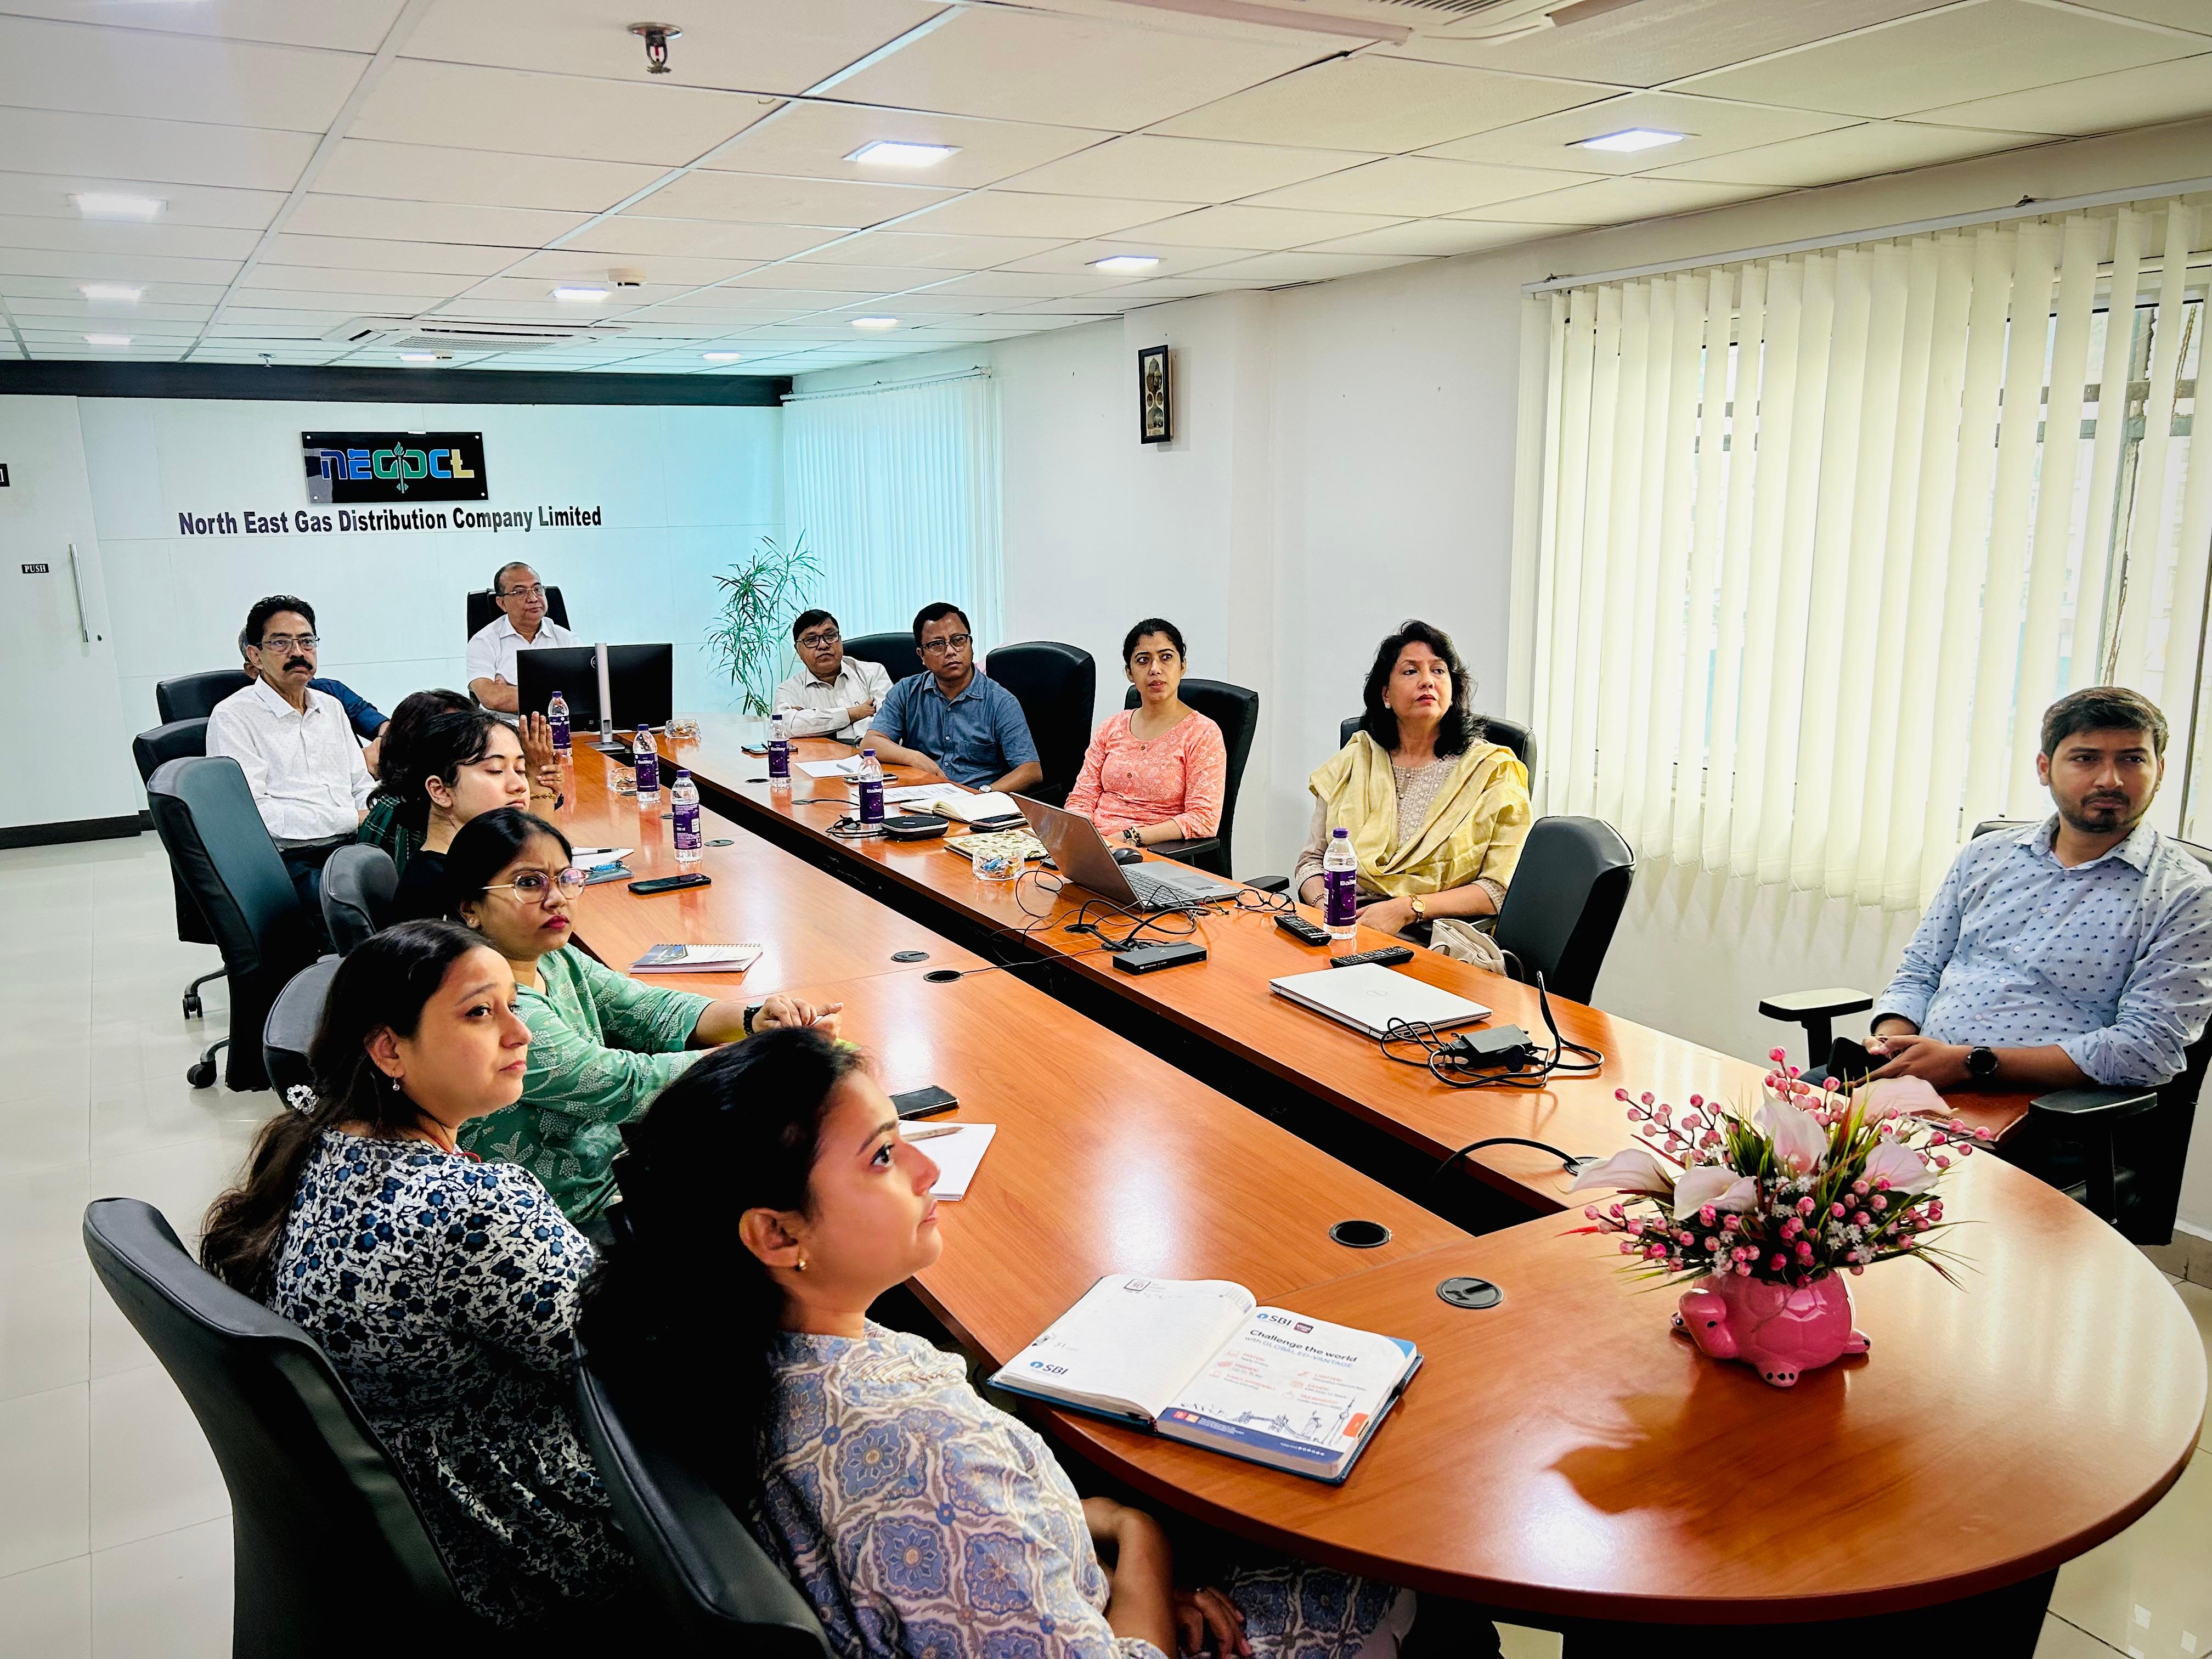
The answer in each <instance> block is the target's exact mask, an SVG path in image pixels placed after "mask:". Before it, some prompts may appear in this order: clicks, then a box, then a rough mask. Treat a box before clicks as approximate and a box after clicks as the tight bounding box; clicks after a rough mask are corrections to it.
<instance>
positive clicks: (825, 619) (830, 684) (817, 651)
mask: <svg viewBox="0 0 2212 1659" xmlns="http://www.w3.org/2000/svg"><path fill="white" fill-rule="evenodd" d="M791 642H792V644H793V646H795V647H798V651H799V664H800V667H799V672H797V673H796V674H793V675H792V676H791V677H790V678H787V679H786V680H785V681H784V682H783V683H782V684H781V685H779V686H777V687H776V688H775V708H776V712H777V713H778V714H781V715H782V716H783V717H784V719H783V729H784V731H785V732H786V733H787V735H789V736H791V737H794V738H819V737H833V738H843V739H844V740H845V741H846V742H848V743H858V742H859V741H860V739H861V738H863V737H865V736H866V734H867V730H868V722H869V720H872V718H874V715H875V712H876V705H877V704H878V703H879V702H882V701H883V700H884V696H886V695H887V694H888V693H889V692H890V689H891V677H890V673H889V671H886V670H885V669H884V665H882V664H881V663H873V662H870V661H868V660H867V659H866V658H863V657H848V656H847V655H846V654H845V639H844V635H842V633H841V632H840V631H839V629H838V627H837V619H836V617H833V616H831V615H830V614H829V612H828V611H800V612H799V617H798V618H797V620H796V621H794V622H793V623H792V624H791Z"/></svg>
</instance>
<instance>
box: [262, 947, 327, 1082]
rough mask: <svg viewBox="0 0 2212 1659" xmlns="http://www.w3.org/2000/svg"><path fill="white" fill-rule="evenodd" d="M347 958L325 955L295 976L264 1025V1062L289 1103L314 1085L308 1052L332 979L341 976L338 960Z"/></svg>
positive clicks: (278, 994) (313, 1039)
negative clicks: (296, 1091) (297, 1091)
mask: <svg viewBox="0 0 2212 1659" xmlns="http://www.w3.org/2000/svg"><path fill="white" fill-rule="evenodd" d="M343 960H345V958H344V957H340V956H337V955H331V956H327V957H319V958H318V959H317V960H315V961H313V962H311V963H308V964H307V966H306V967H305V968H302V969H300V971H299V972H298V973H296V974H295V975H292V977H291V978H290V979H289V980H288V981H286V982H285V985H284V988H283V990H282V991H279V992H278V993H277V994H276V1001H275V1003H273V1004H272V1005H270V1010H269V1018H268V1021H267V1023H266V1024H264V1025H263V1026H262V1028H261V1063H262V1065H263V1066H264V1067H265V1068H266V1069H267V1071H268V1073H269V1086H270V1088H272V1089H274V1090H275V1091H276V1093H277V1097H279V1098H280V1099H282V1100H283V1103H285V1104H286V1105H287V1106H291V1105H292V1091H293V1090H294V1089H295V1088H299V1087H302V1086H305V1087H307V1088H309V1089H312V1088H313V1086H314V1081H315V1076H314V1071H313V1067H311V1066H309V1065H308V1064H307V1051H308V1050H309V1049H310V1048H313V1046H314V1041H315V1032H316V1030H318V1028H319V1027H320V1026H321V1024H322V1023H323V1004H324V1002H325V1000H327V999H328V997H329V995H330V990H331V980H333V979H334V978H336V977H337V971H338V963H341V962H343ZM296 1109H297V1108H295V1110H296Z"/></svg>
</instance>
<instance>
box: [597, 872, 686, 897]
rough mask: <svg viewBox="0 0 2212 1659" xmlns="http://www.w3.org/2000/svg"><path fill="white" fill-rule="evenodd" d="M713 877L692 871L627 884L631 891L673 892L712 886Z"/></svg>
mask: <svg viewBox="0 0 2212 1659" xmlns="http://www.w3.org/2000/svg"><path fill="white" fill-rule="evenodd" d="M713 884H714V878H713V877H712V876H702V875H701V874H699V873H698V872H696V871H693V872H690V874H687V875H681V876H654V877H653V878H650V879H649V880H646V881H634V882H632V883H630V884H629V890H630V891H631V892H633V893H674V892H679V891H681V890H683V889H684V888H686V887H708V886H712V885H713ZM586 885H588V883H587V884H586Z"/></svg>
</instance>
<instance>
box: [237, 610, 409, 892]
mask: <svg viewBox="0 0 2212 1659" xmlns="http://www.w3.org/2000/svg"><path fill="white" fill-rule="evenodd" d="M240 638H241V640H242V641H244V642H245V644H246V666H247V667H248V668H249V669H251V670H252V673H253V677H254V678H253V684H251V685H249V686H247V687H246V689H245V690H243V691H236V692H233V693H232V694H231V695H230V696H228V697H225V698H224V699H223V700H222V702H219V703H217V704H216V706H215V712H214V713H213V714H210V715H209V716H208V728H207V751H208V753H209V754H210V755H228V756H229V757H231V758H232V759H233V760H234V761H236V762H237V763H238V764H239V767H240V770H242V771H243V772H244V773H245V774H246V787H247V788H249V789H251V790H252V792H253V804H254V805H255V806H257V807H258V808H259V809H260V812H261V822H262V823H264V824H265V825H266V826H267V827H268V829H269V836H270V840H272V841H274V842H276V850H277V851H278V852H280V853H282V854H283V855H284V867H285V869H286V870H287V871H289V872H290V874H291V877H292V884H293V886H294V887H295V888H296V889H297V890H299V894H300V897H301V901H302V902H305V903H306V904H307V908H308V914H309V915H314V916H319V915H321V903H322V898H321V890H322V879H323V865H324V863H325V860H328V859H329V857H330V855H331V853H332V852H333V851H335V850H336V849H337V848H340V847H343V846H345V845H347V844H348V843H349V842H351V841H352V840H353V838H354V831H355V829H356V828H358V827H359V825H360V823H361V821H362V817H363V816H364V815H365V814H366V812H367V811H368V790H369V779H368V767H367V766H366V765H364V764H363V763H362V755H361V745H360V744H357V743H356V742H355V741H354V734H353V727H352V725H351V723H350V722H349V720H347V719H346V713H345V709H344V708H343V707H342V706H340V704H339V702H338V700H337V698H336V697H334V696H331V694H330V693H329V692H327V691H318V690H315V689H314V688H313V685H311V684H309V682H310V681H312V680H313V678H315V651H316V647H317V646H318V645H319V641H318V640H317V639H316V637H315V610H314V607H313V605H309V604H308V603H307V601H306V600H305V599H295V598H294V597H293V596H292V595H291V594H289V593H275V594H271V595H270V597H269V598H267V599H263V600H261V601H260V602H259V603H258V604H257V605H254V607H253V608H252V610H251V611H247V612H246V629H245V631H244V633H243V634H242V635H240Z"/></svg>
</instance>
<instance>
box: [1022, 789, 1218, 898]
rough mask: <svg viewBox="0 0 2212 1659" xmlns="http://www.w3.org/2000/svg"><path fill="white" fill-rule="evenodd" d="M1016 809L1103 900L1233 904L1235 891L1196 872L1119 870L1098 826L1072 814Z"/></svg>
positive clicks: (1066, 870)
mask: <svg viewBox="0 0 2212 1659" xmlns="http://www.w3.org/2000/svg"><path fill="white" fill-rule="evenodd" d="M1014 805H1017V806H1018V807H1020V808H1021V809H1022V816H1023V817H1025V818H1027V819H1028V820H1029V822H1030V832H1031V833H1032V834H1033V835H1035V836H1036V838H1037V839H1038V840H1039V841H1041V842H1043V843H1044V847H1045V851H1046V852H1048V853H1049V854H1052V860H1053V862H1054V864H1057V865H1058V866H1060V873H1061V874H1062V875H1064V876H1066V878H1068V879H1069V880H1070V881H1072V882H1073V883H1075V884H1076V885H1077V886H1079V887H1088V888H1089V889H1090V890H1091V891H1092V892H1094V893H1096V894H1097V895H1098V896H1099V897H1101V898H1103V899H1110V900H1112V901H1113V902H1115V903H1116V904H1124V905H1133V906H1134V907H1136V908H1139V909H1145V910H1188V909H1190V908H1193V907H1194V906H1197V905H1200V904H1212V903H1213V902H1216V901H1217V900H1220V899H1228V898H1235V897H1236V896H1237V889H1236V888H1234V887H1231V885H1229V884H1228V883H1226V882H1224V881H1220V880H1217V879H1216V878H1213V877H1212V876H1209V875H1205V874H1202V873H1201V872H1198V871H1196V870H1177V869H1174V868H1171V867H1170V866H1164V865H1148V864H1127V865H1123V864H1116V863H1115V862H1114V854H1112V852H1110V851H1109V849H1108V848H1107V846H1106V842H1105V838H1104V837H1103V836H1101V835H1099V833H1098V826H1097V824H1095V823H1091V820H1090V819H1089V818H1086V817H1081V816H1080V815H1079V814H1077V813H1074V812H1064V811H1061V810H1060V808H1059V807H1057V806H1047V805H1045V804H1044V803H1043V802H1042V801H1035V800H1030V799H1027V798H1025V797H1024V796H1021V795H1016V796H1015V797H1014Z"/></svg>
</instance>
